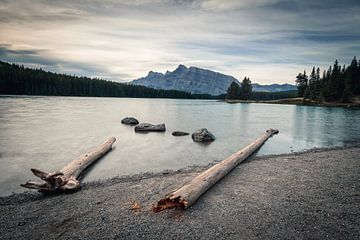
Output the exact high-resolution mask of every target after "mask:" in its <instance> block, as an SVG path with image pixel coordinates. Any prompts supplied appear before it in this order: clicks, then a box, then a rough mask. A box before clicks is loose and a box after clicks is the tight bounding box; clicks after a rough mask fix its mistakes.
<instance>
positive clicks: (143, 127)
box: [135, 123, 166, 132]
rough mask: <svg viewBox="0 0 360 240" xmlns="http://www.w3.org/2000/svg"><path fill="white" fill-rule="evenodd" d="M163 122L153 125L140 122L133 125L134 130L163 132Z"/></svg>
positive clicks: (164, 129)
mask: <svg viewBox="0 0 360 240" xmlns="http://www.w3.org/2000/svg"><path fill="white" fill-rule="evenodd" d="M165 131H166V128H165V123H162V124H158V125H153V124H150V123H140V124H139V125H137V126H136V127H135V132H165Z"/></svg>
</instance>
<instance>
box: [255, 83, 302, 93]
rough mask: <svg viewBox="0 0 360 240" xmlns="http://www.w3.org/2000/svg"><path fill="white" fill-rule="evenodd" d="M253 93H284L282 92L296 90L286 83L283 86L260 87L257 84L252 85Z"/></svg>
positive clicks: (293, 86)
mask: <svg viewBox="0 0 360 240" xmlns="http://www.w3.org/2000/svg"><path fill="white" fill-rule="evenodd" d="M252 87H253V91H254V92H284V91H293V90H297V87H296V86H295V85H291V84H288V83H285V84H276V83H275V84H270V85H260V84H257V83H253V84H252Z"/></svg>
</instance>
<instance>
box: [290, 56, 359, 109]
mask: <svg viewBox="0 0 360 240" xmlns="http://www.w3.org/2000/svg"><path fill="white" fill-rule="evenodd" d="M295 82H296V85H297V88H298V95H299V96H300V97H304V98H306V99H310V100H315V101H319V102H323V101H326V102H331V101H342V102H350V101H351V99H352V98H353V97H354V96H356V95H360V61H357V60H356V57H354V58H353V60H352V61H351V64H350V65H349V66H347V67H346V66H345V65H344V66H343V67H341V66H340V65H339V62H338V61H337V60H336V61H335V63H334V65H333V66H330V67H329V69H328V70H327V71H323V73H322V77H320V68H316V69H315V67H313V69H312V71H311V74H310V77H309V76H307V75H306V71H304V72H303V73H299V74H298V75H297V76H296V80H295Z"/></svg>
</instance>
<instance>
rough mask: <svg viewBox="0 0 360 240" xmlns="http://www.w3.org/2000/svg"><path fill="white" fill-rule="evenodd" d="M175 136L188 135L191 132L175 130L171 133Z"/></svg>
mask: <svg viewBox="0 0 360 240" xmlns="http://www.w3.org/2000/svg"><path fill="white" fill-rule="evenodd" d="M171 134H172V135H173V136H186V135H189V134H190V133H188V132H181V131H175V132H172V133H171Z"/></svg>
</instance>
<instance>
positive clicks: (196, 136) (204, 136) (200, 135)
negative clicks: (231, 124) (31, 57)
mask: <svg viewBox="0 0 360 240" xmlns="http://www.w3.org/2000/svg"><path fill="white" fill-rule="evenodd" d="M191 138H192V139H193V140H194V141H195V142H212V141H214V140H215V139H216V138H215V136H214V135H213V134H212V133H211V132H209V131H208V130H207V129H206V128H201V129H198V130H196V131H195V132H194V133H193V134H192V135H191Z"/></svg>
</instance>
